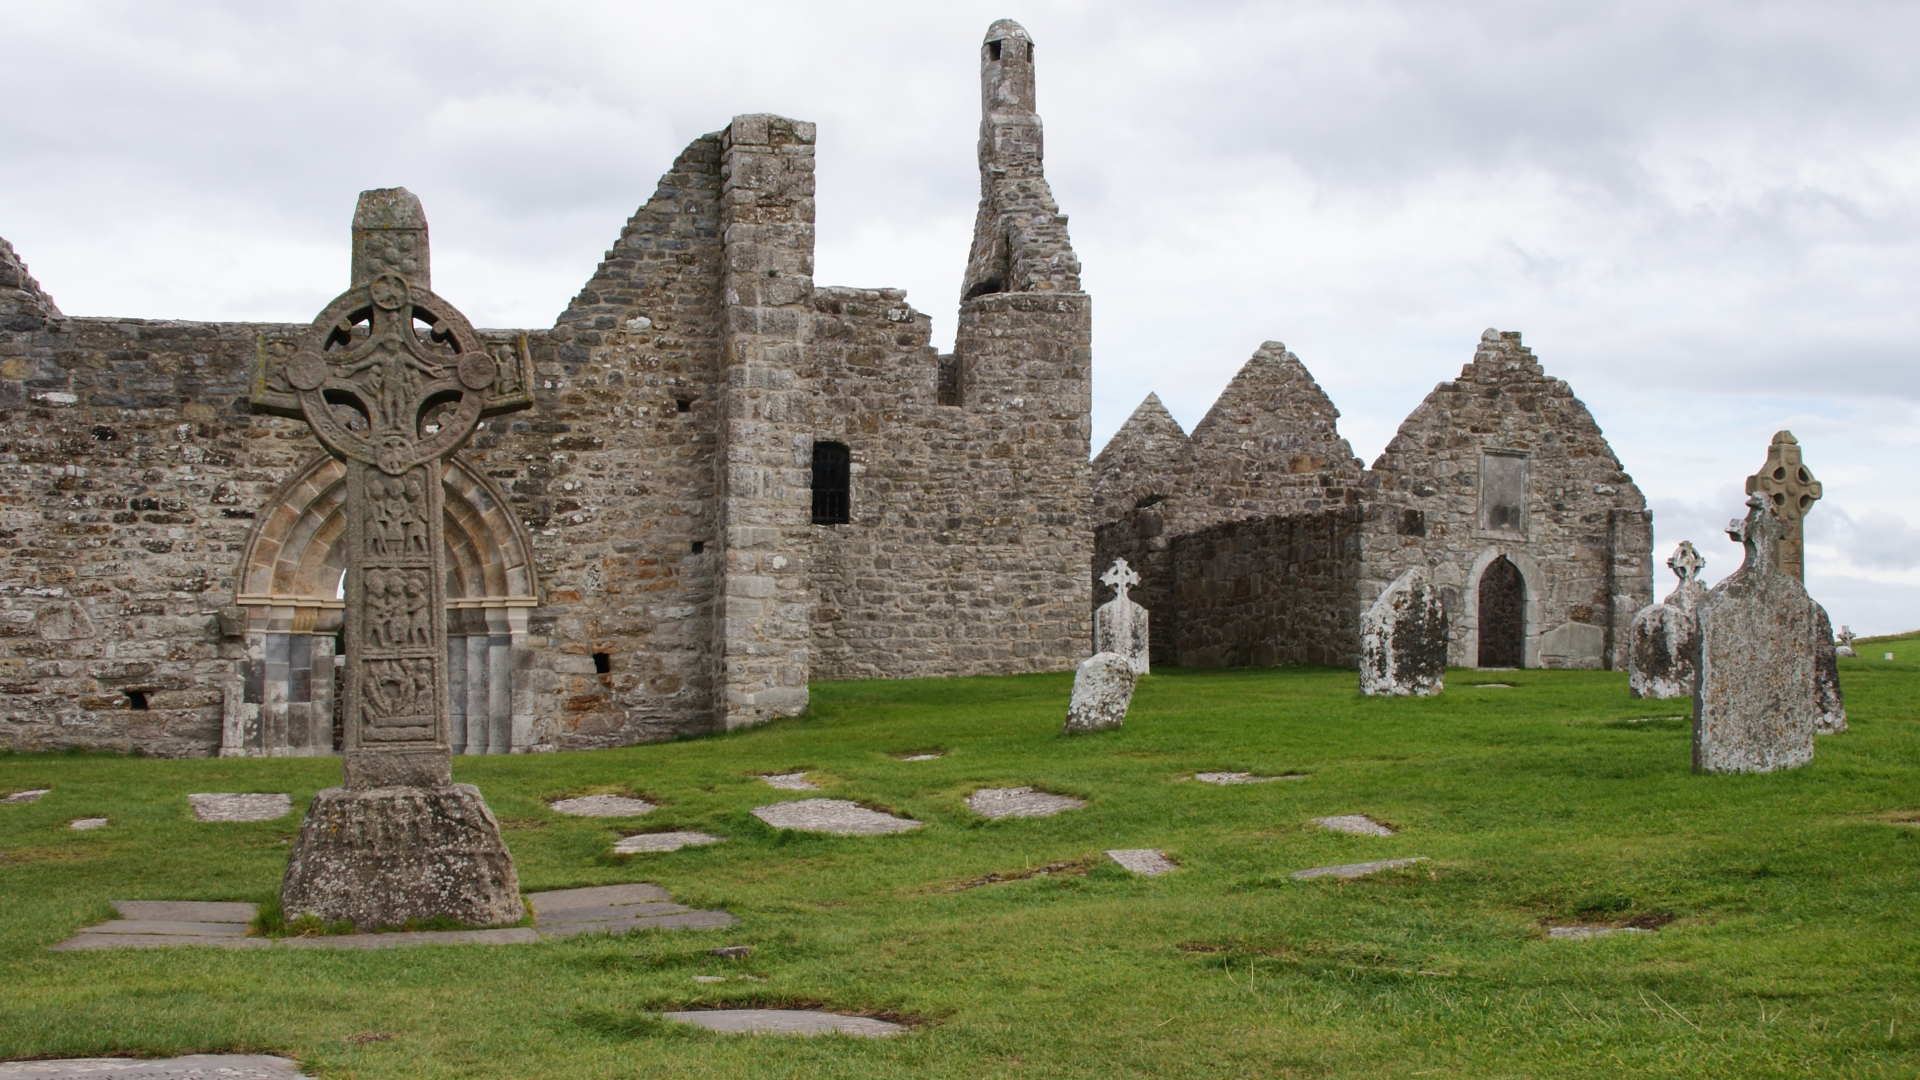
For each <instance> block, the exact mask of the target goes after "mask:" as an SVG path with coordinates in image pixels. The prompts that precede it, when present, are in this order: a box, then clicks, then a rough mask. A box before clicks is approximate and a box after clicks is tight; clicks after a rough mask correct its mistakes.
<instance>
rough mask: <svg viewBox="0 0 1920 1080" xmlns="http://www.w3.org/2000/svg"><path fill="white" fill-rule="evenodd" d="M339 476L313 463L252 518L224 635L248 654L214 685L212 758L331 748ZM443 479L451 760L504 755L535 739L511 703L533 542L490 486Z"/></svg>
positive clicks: (533, 590) (340, 566)
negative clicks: (216, 713)
mask: <svg viewBox="0 0 1920 1080" xmlns="http://www.w3.org/2000/svg"><path fill="white" fill-rule="evenodd" d="M345 477H346V470H345V468H344V467H343V466H342V465H341V464H340V462H338V461H336V460H334V458H333V457H331V456H329V455H320V456H318V457H316V458H314V459H312V460H310V461H308V462H307V463H306V464H305V465H304V466H302V467H301V469H300V470H299V471H298V472H296V473H295V474H294V475H293V478H292V479H290V480H288V481H287V482H286V483H284V484H282V485H281V487H280V490H279V491H277V492H275V493H274V496H273V498H272V499H270V500H268V502H267V504H266V505H265V506H263V507H262V508H261V509H260V511H259V513H258V514H257V515H256V517H255V524H254V529H253V533H252V535H251V536H249V537H248V538H247V545H246V548H245V550H244V551H243V552H242V554H241V556H240V566H239V567H238V572H237V573H236V575H235V578H236V580H235V590H234V591H235V594H236V595H235V596H234V602H235V604H236V605H237V606H238V608H239V611H238V613H237V614H238V617H237V619H236V621H237V622H238V623H239V624H240V625H239V626H238V627H236V629H237V630H238V631H239V634H240V636H241V637H242V638H243V639H244V641H245V644H246V655H245V657H244V658H243V659H241V660H240V661H239V662H238V663H237V664H236V665H235V666H236V671H235V673H234V675H233V676H232V677H231V678H230V679H229V681H228V684H227V687H226V690H225V695H224V698H225V700H224V702H223V708H222V714H223V725H222V732H221V745H220V754H221V756H222V757H303V756H311V755H323V754H332V753H336V752H337V743H336V742H335V734H334V717H333V712H334V708H333V706H334V663H335V653H336V651H337V644H336V641H337V637H338V635H339V633H340V628H341V625H342V616H343V610H344V608H345V603H344V602H343V601H342V600H341V599H340V596H341V595H342V589H341V576H342V575H343V574H344V573H345V572H346V552H345V551H344V550H343V549H342V543H343V538H344V534H345V531H346V517H345V515H344V513H343V510H344V507H345V504H346V484H345ZM441 483H442V484H443V485H444V491H445V505H446V545H447V612H446V619H447V660H448V664H449V667H448V672H447V675H448V679H447V681H448V687H447V689H448V695H447V696H448V705H449V712H450V713H451V715H450V716H449V717H448V720H449V724H448V734H449V736H450V741H451V743H452V747H453V752H454V753H456V754H460V753H467V754H505V753H509V752H511V751H512V750H514V749H515V748H524V747H525V746H526V745H528V744H530V743H531V742H532V736H533V730H532V728H533V723H532V716H531V715H530V714H525V715H523V714H517V713H516V712H515V710H514V707H513V703H514V697H515V694H514V689H515V687H514V686H513V671H514V666H515V665H514V655H515V653H516V652H518V651H519V650H522V649H524V648H526V647H527V641H526V639H527V615H528V612H529V611H530V610H531V609H532V608H533V607H535V606H536V605H537V604H538V602H539V601H538V599H537V597H538V595H539V593H538V585H537V583H536V581H535V579H534V570H533V553H532V545H531V544H530V543H529V542H528V538H527V535H526V531H525V530H524V529H523V528H522V527H521V525H520V522H519V520H518V519H517V518H515V517H514V516H513V514H512V513H511V512H510V511H509V509H508V506H507V500H506V498H505V496H503V495H502V494H501V493H500V490H499V488H497V487H495V486H494V484H493V482H492V481H490V480H488V479H487V478H486V477H485V476H484V475H482V474H481V473H480V472H479V470H477V469H476V468H474V467H473V466H472V465H470V464H469V463H467V462H466V461H465V460H462V459H460V458H453V459H450V460H449V461H448V462H447V467H446V471H445V473H444V474H442V477H441ZM223 619H224V616H223ZM229 632H232V631H229Z"/></svg>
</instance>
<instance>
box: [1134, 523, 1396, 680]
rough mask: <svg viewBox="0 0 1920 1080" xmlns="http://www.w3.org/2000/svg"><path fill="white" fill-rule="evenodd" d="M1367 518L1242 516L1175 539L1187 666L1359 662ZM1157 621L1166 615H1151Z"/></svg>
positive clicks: (1182, 660)
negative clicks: (1357, 592)
mask: <svg viewBox="0 0 1920 1080" xmlns="http://www.w3.org/2000/svg"><path fill="white" fill-rule="evenodd" d="M1363 522H1364V514H1363V513H1362V512H1361V511H1360V510H1359V509H1358V508H1354V507H1341V508H1339V509H1334V510H1322V511H1319V512H1317V513H1312V514H1295V515H1285V516H1275V517H1264V518H1242V519H1238V520H1234V521H1226V522H1222V523H1220V524H1218V525H1213V526H1210V527H1208V528H1205V529H1200V530H1197V531H1194V532H1190V533H1185V534H1183V535H1181V536H1178V537H1175V538H1174V539H1173V542H1172V544H1171V551H1170V559H1169V561H1170V563H1171V565H1172V570H1173V586H1172V589H1171V605H1170V606H1171V609H1172V610H1171V612H1170V614H1171V616H1172V619H1173V622H1174V625H1173V627H1172V631H1173V638H1174V654H1175V657H1176V659H1177V662H1178V663H1179V664H1180V665H1181V666H1183V667H1249V666H1251V667H1272V666H1276V665H1279V664H1328V665H1334V666H1340V667H1353V666H1355V665H1357V664H1358V663H1359V661H1360V648H1359V645H1360V629H1359V617H1360V610H1359V608H1358V606H1357V605H1355V604H1354V602H1353V597H1354V589H1355V587H1356V584H1357V583H1358V580H1359V577H1360V553H1361V530H1362V525H1363ZM1151 617H1152V618H1153V620H1154V621H1156V622H1157V621H1159V619H1160V618H1161V616H1160V615H1159V614H1158V613H1154V614H1152V616H1151Z"/></svg>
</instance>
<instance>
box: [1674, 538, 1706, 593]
mask: <svg viewBox="0 0 1920 1080" xmlns="http://www.w3.org/2000/svg"><path fill="white" fill-rule="evenodd" d="M1706 566H1707V560H1706V557H1705V556H1703V555H1701V554H1700V552H1699V551H1697V550H1696V549H1695V548H1694V546H1693V541H1691V540H1682V541H1680V546H1679V547H1677V548H1674V549H1673V555H1672V557H1671V558H1669V559H1668V560H1667V569H1669V570H1671V571H1673V573H1674V576H1675V577H1678V578H1679V579H1680V587H1681V588H1683V589H1684V588H1686V587H1687V585H1688V584H1689V583H1690V582H1693V581H1696V580H1698V579H1699V577H1700V571H1701V570H1704V569H1706Z"/></svg>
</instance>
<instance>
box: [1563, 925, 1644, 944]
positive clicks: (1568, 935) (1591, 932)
mask: <svg viewBox="0 0 1920 1080" xmlns="http://www.w3.org/2000/svg"><path fill="white" fill-rule="evenodd" d="M1651 933H1653V931H1651V930H1648V929H1645V928H1644V927H1639V926H1549V927H1547V936H1548V937H1550V938H1553V939H1555V940H1557V941H1586V940H1587V939H1589V938H1597V937H1606V936H1607V935H1609V934H1651Z"/></svg>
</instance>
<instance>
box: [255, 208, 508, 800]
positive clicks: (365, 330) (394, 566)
mask: <svg viewBox="0 0 1920 1080" xmlns="http://www.w3.org/2000/svg"><path fill="white" fill-rule="evenodd" d="M428 256H429V252H428V245H427V220H426V214H425V212H424V211H423V210H422V209H421V207H420V200H419V199H417V198H415V197H414V196H413V195H412V193H410V192H408V191H407V190H406V189H405V188H386V189H381V190H377V191H367V192H362V193H361V195H360V202H359V205H358V207H357V208H356V209H355V211H354V215H353V264H352V266H353V277H352V287H350V288H349V289H348V290H347V291H346V292H344V293H341V294H340V296H339V297H337V298H336V299H335V300H334V301H333V302H332V303H330V304H328V305H327V307H326V309H325V310H323V311H321V313H320V314H319V316H318V317H317V318H315V319H314V321H313V325H312V327H311V329H309V330H308V331H307V332H306V333H305V335H304V336H303V337H302V338H301V340H300V344H299V346H298V348H297V350H296V351H295V352H294V353H293V355H292V356H291V357H289V358H287V359H286V361H285V362H284V364H281V365H279V366H278V369H277V370H275V369H274V367H273V365H272V363H271V362H269V361H263V364H262V369H261V370H260V371H259V372H257V373H256V376H255V384H254V395H253V403H254V408H255V409H256V410H258V411H262V412H272V413H278V414H280V415H284V416H292V417H295V418H297V419H301V420H305V421H306V422H307V424H308V426H310V427H311V428H312V429H313V433H314V435H315V436H316V437H317V438H318V439H319V440H320V444H321V445H322V446H324V447H326V449H327V452H328V453H330V454H332V455H333V456H334V457H336V458H338V459H340V460H341V461H344V462H346V464H347V499H346V506H345V518H346V529H345V535H344V537H343V540H344V543H345V544H346V560H345V561H346V583H345V599H346V708H345V726H344V727H345V730H344V740H343V741H344V745H343V747H342V750H343V751H344V753H345V756H346V775H347V787H348V788H349V789H353V790H367V789H371V788H380V787H440V786H444V785H446V784H448V783H451V781H452V774H451V764H450V760H449V750H448V745H447V668H446V665H447V643H446V615H445V611H446V555H445V539H444V534H443V533H444V523H443V514H444V512H445V511H444V509H443V507H442V498H443V495H442V491H441V475H442V473H443V472H444V471H445V468H446V460H447V458H448V457H450V456H451V455H453V454H454V453H455V452H456V451H458V450H459V449H460V447H462V446H464V445H465V444H466V442H467V440H468V439H469V438H470V437H471V436H472V435H473V430H474V427H475V425H477V424H478V423H479V421H480V419H481V418H482V417H483V416H487V415H491V414H493V413H496V412H504V411H508V410H510V409H514V408H521V407H524V405H525V402H524V399H523V398H518V397H515V396H512V395H510V394H503V393H500V392H497V390H496V383H497V381H498V379H499V376H500V372H499V370H498V369H497V368H496V365H495V363H494V360H493V358H492V357H491V356H489V355H488V353H487V349H486V343H485V342H484V341H482V340H481V338H480V336H479V334H478V333H476V332H475V331H474V329H473V326H472V324H471V323H469V322H468V321H467V319H466V316H464V315H462V314H461V313H460V312H459V310H458V309H456V308H455V307H454V306H453V305H452V304H450V303H448V302H447V301H445V300H443V299H441V298H440V297H438V296H436V295H434V293H433V289H432V287H431V281H430V277H429V268H430V263H429V257H428ZM421 327H424V329H421ZM509 374H510V375H511V374H513V373H509Z"/></svg>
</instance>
